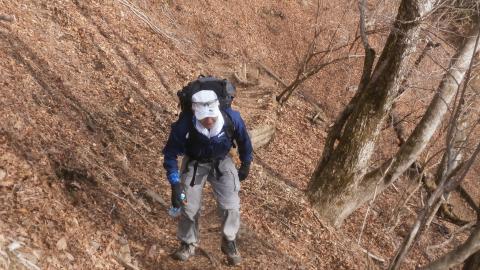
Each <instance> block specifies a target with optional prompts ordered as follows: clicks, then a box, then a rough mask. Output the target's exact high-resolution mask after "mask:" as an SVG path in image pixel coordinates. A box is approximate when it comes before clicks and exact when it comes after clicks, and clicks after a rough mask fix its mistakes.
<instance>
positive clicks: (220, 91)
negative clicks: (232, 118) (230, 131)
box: [177, 75, 235, 112]
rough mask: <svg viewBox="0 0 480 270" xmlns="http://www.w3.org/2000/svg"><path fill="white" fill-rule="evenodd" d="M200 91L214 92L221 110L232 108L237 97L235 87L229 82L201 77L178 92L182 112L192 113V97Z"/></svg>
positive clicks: (210, 77)
mask: <svg viewBox="0 0 480 270" xmlns="http://www.w3.org/2000/svg"><path fill="white" fill-rule="evenodd" d="M200 90H213V91H214V92H215V94H217V97H218V101H219V102H220V110H225V109H227V108H230V106H231V105H232V100H233V98H234V97H235V86H233V84H232V83H230V82H229V81H228V80H225V79H218V78H215V77H212V76H207V77H205V76H203V75H200V76H198V78H197V79H196V80H194V81H191V82H189V83H188V84H187V85H186V86H185V87H183V89H182V90H180V91H178V92H177V96H178V99H179V101H180V107H181V108H182V112H192V96H193V95H194V94H195V93H197V92H198V91H200Z"/></svg>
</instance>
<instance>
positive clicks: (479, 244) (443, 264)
mask: <svg viewBox="0 0 480 270" xmlns="http://www.w3.org/2000/svg"><path fill="white" fill-rule="evenodd" d="M479 250H480V224H478V223H477V227H476V228H475V230H474V231H473V232H472V234H471V235H470V237H469V238H468V239H467V241H466V242H465V243H463V244H462V245H460V246H458V248H456V249H454V250H453V251H451V252H449V253H447V254H445V255H444V256H442V257H441V258H439V259H438V260H436V261H434V262H432V263H431V264H429V265H427V266H426V267H424V268H422V269H424V270H443V269H450V268H452V267H454V266H456V265H459V264H461V263H463V262H464V261H465V260H466V259H467V258H468V257H469V256H471V255H472V254H474V253H475V252H477V251H479ZM477 265H478V264H477ZM475 269H478V268H475Z"/></svg>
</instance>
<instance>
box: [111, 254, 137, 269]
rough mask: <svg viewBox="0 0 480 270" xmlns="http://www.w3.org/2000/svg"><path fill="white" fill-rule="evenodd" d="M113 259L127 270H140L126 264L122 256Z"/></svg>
mask: <svg viewBox="0 0 480 270" xmlns="http://www.w3.org/2000/svg"><path fill="white" fill-rule="evenodd" d="M113 258H114V259H115V260H116V261H117V262H118V263H119V264H121V265H122V266H123V267H125V269H128V270H140V268H138V267H136V266H135V265H133V264H131V263H129V262H126V261H125V260H124V259H123V258H121V257H120V256H118V255H116V254H115V255H113Z"/></svg>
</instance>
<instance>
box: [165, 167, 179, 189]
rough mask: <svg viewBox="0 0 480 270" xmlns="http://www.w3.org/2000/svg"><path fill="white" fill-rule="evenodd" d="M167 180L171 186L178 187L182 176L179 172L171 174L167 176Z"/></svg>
mask: <svg viewBox="0 0 480 270" xmlns="http://www.w3.org/2000/svg"><path fill="white" fill-rule="evenodd" d="M167 179H168V182H170V185H172V186H173V185H177V184H179V183H180V174H178V172H177V171H174V172H171V173H169V174H168V175H167Z"/></svg>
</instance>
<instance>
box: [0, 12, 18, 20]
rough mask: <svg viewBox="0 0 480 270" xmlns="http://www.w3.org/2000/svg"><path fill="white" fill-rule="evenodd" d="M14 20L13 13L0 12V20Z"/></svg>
mask: <svg viewBox="0 0 480 270" xmlns="http://www.w3.org/2000/svg"><path fill="white" fill-rule="evenodd" d="M15 20H16V18H15V16H14V15H7V14H0V21H6V22H14V21H15Z"/></svg>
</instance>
